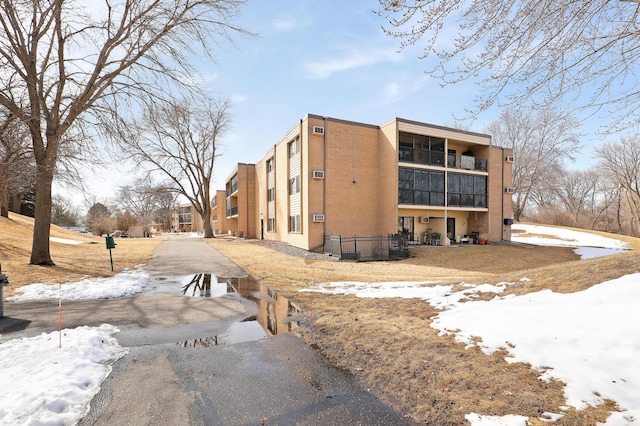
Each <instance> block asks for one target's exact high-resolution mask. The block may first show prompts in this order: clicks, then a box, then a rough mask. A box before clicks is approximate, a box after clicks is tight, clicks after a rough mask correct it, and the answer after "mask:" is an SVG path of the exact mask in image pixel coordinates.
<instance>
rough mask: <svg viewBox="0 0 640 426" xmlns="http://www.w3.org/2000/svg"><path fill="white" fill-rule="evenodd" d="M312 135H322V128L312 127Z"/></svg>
mask: <svg viewBox="0 0 640 426" xmlns="http://www.w3.org/2000/svg"><path fill="white" fill-rule="evenodd" d="M312 133H313V134H314V135H324V127H320V126H313V129H312Z"/></svg>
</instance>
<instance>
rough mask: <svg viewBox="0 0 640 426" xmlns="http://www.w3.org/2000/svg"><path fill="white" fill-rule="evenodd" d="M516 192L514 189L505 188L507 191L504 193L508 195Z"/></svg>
mask: <svg viewBox="0 0 640 426" xmlns="http://www.w3.org/2000/svg"><path fill="white" fill-rule="evenodd" d="M514 191H515V190H514V189H513V188H512V187H509V188H505V189H504V192H505V193H507V194H513V192H514Z"/></svg>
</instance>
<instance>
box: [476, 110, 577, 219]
mask: <svg viewBox="0 0 640 426" xmlns="http://www.w3.org/2000/svg"><path fill="white" fill-rule="evenodd" d="M577 127H578V123H577V122H576V120H575V119H574V118H573V117H572V116H571V115H569V114H563V113H561V112H559V111H558V110H556V109H553V108H545V109H542V110H540V111H538V112H534V113H531V112H530V111H526V112H525V111H523V110H510V109H505V110H504V111H503V112H502V113H501V114H500V116H499V118H498V119H497V120H496V121H494V122H492V123H491V124H490V125H489V127H488V132H489V134H491V135H492V137H493V139H494V140H495V141H496V144H497V145H499V146H504V147H508V148H512V149H513V155H514V164H513V184H514V187H515V193H514V202H513V204H514V206H513V211H514V219H515V220H521V219H522V217H523V216H524V215H525V208H526V207H527V204H528V203H529V199H530V198H531V197H532V196H535V195H536V193H537V196H538V199H541V197H544V194H545V193H547V192H548V183H549V182H552V181H553V180H554V179H555V177H556V175H557V174H559V173H560V172H562V170H563V163H564V162H565V161H567V160H572V159H573V158H574V154H576V153H577V152H578V150H579V149H580V140H579V134H578V133H577V132H576V129H577Z"/></svg>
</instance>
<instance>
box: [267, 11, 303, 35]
mask: <svg viewBox="0 0 640 426" xmlns="http://www.w3.org/2000/svg"><path fill="white" fill-rule="evenodd" d="M272 23H273V28H275V29H276V31H280V32H285V31H291V30H293V29H295V28H297V27H298V26H299V25H300V23H299V22H298V20H297V19H296V18H294V17H293V16H291V15H281V16H278V17H277V18H276V19H274V20H273V22H272Z"/></svg>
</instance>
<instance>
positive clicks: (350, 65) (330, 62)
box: [304, 48, 402, 79]
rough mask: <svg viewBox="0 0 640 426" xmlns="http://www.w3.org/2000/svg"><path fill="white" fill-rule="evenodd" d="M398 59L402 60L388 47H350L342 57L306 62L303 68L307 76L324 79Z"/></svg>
mask: <svg viewBox="0 0 640 426" xmlns="http://www.w3.org/2000/svg"><path fill="white" fill-rule="evenodd" d="M400 60H402V56H401V55H400V54H399V53H397V52H395V51H393V50H389V49H381V48H377V49H371V50H358V49H353V48H351V49H348V51H347V52H346V53H345V54H344V55H342V57H339V58H333V59H327V60H324V61H314V62H307V63H306V64H305V65H304V68H305V69H306V70H307V72H308V77H309V78H313V79H325V78H328V77H330V76H331V74H333V73H336V72H341V71H348V70H351V69H354V68H362V67H368V66H371V65H376V64H379V63H383V62H398V61H400Z"/></svg>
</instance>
